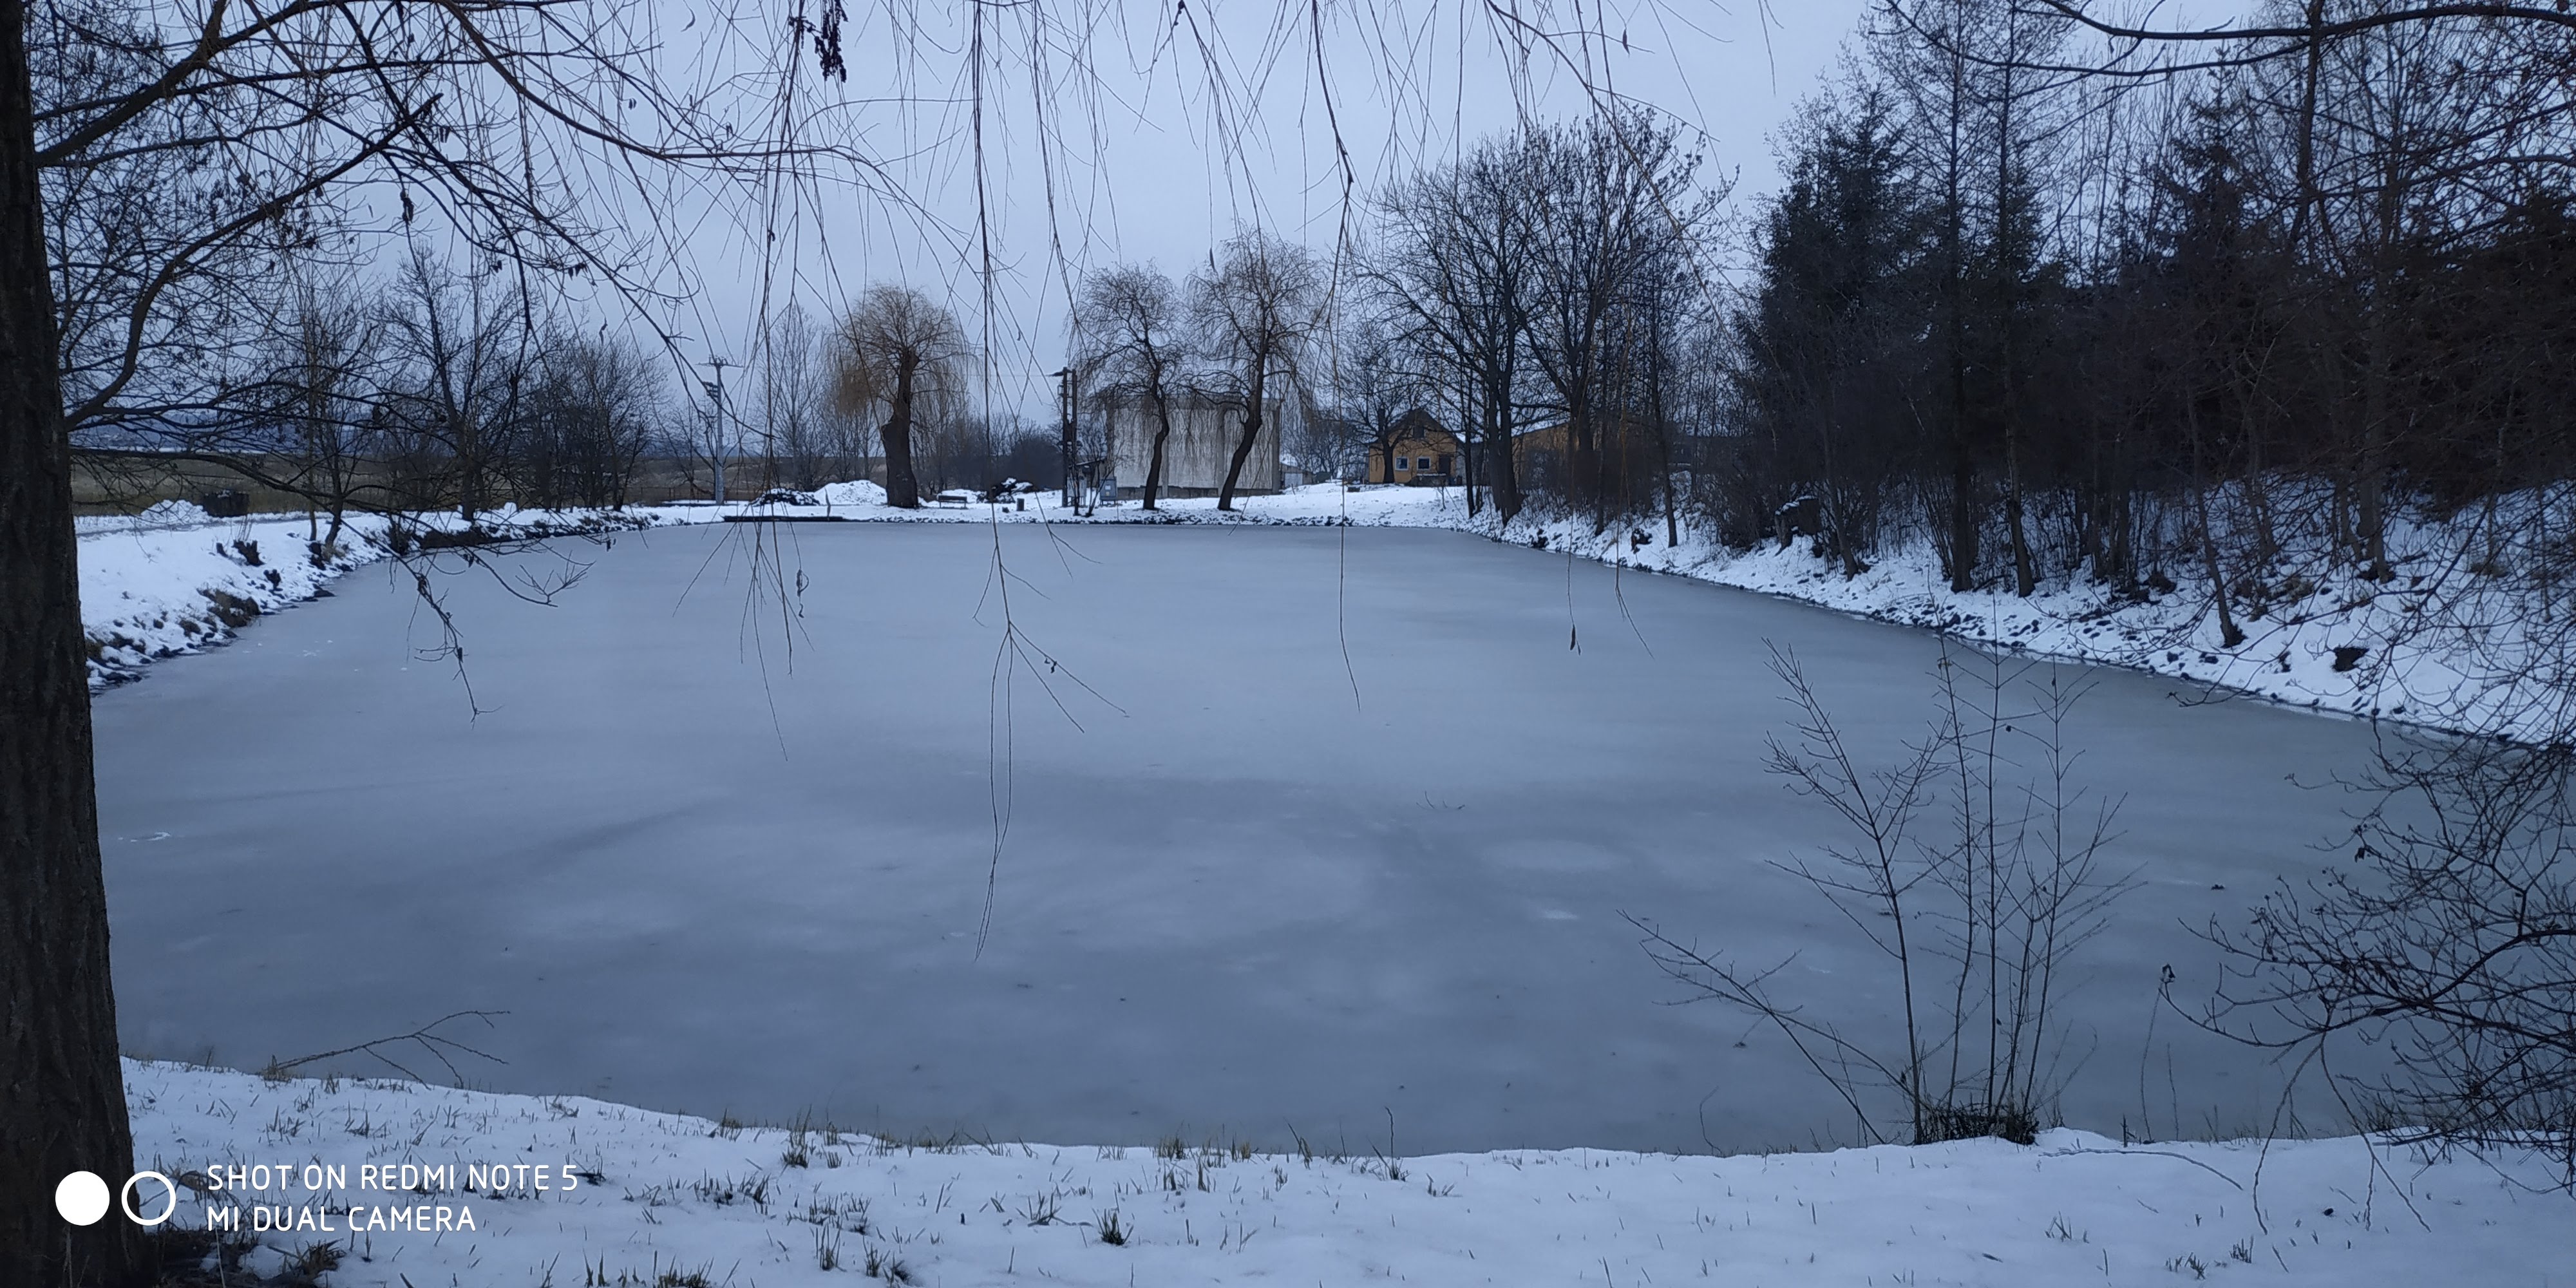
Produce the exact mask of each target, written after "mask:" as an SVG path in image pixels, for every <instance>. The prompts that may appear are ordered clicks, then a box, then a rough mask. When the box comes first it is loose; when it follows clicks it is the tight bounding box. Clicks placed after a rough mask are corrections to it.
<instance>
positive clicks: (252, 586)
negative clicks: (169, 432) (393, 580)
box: [78, 501, 739, 691]
mask: <svg viewBox="0 0 2576 1288" xmlns="http://www.w3.org/2000/svg"><path fill="white" fill-rule="evenodd" d="M733 508H736V509H738V508H739V507H733ZM720 517H722V512H720V511H718V510H717V509H716V508H714V507H711V506H710V507H686V506H673V507H655V508H641V507H638V508H630V509H627V510H623V511H614V512H608V511H601V512H588V511H563V512H555V511H536V510H528V511H520V510H514V509H513V510H502V511H498V512H495V513H493V514H491V515H488V516H486V517H485V520H484V524H483V526H484V527H485V528H486V530H489V531H494V532H497V533H500V534H503V535H509V534H511V533H513V532H527V531H532V530H533V531H562V530H600V531H613V530H616V529H620V528H632V527H652V526H658V525H662V524H671V523H704V522H713V521H715V520H717V519H718V518H720ZM78 524H79V530H80V579H81V589H80V597H81V625H82V627H83V629H84V632H85V634H86V635H87V636H88V639H89V654H90V668H89V676H90V688H91V689H92V690H93V691H95V690H98V689H101V688H105V687H107V686H108V685H112V684H117V683H121V682H123V681H126V680H130V679H133V678H135V676H136V675H137V674H139V673H140V672H141V670H142V669H143V668H144V667H145V666H146V665H149V664H150V663H152V662H154V661H157V660H159V659H161V658H165V657H171V656H175V655H177V654H181V653H189V652H194V651H196V650H197V649H200V648H203V647H206V646H208V645H212V644H219V643H221V642H223V641H225V640H228V639H230V638H232V635H233V632H235V631H236V630H239V629H240V628H241V627H243V626H246V625H248V624H249V623H250V622H251V620H252V619H254V618H256V617H258V616H259V615H261V614H263V613H273V612H276V611H278V610H279V609H282V608H286V607H289V606H291V605H294V604H299V603H303V602H304V601H306V600H309V599H313V598H316V597H318V596H321V595H325V594H328V593H329V592H328V591H327V590H326V589H325V586H326V585H327V584H328V583H329V582H330V581H331V579H332V578H334V577H337V576H339V575H340V574H341V573H344V572H347V571H348V570H350V569H351V568H355V567H358V566H359V565H361V564H368V563H373V562H375V561H376V560H379V559H382V558H384V557H385V556H386V553H387V551H386V549H385V545H384V534H385V529H386V524H385V521H384V519H383V518H381V517H379V516H375V515H352V516H350V517H349V519H348V522H347V525H346V527H345V528H344V529H343V530H342V532H341V535H340V539H339V541H338V542H337V543H336V544H335V545H333V546H331V547H329V548H327V549H326V548H319V546H318V543H316V542H314V541H313V540H312V537H311V532H312V529H311V528H310V527H309V526H308V520H307V519H306V518H305V517H304V516H303V515H300V514H296V515H284V514H260V515H251V516H249V517H247V518H241V519H216V518H211V517H209V516H208V515H207V514H206V512H205V511H204V510H202V509H199V508H198V507H196V506H193V505H190V504H188V503H187V502H185V501H164V502H162V503H160V504H159V505H156V506H153V507H152V508H151V509H150V510H147V511H145V512H144V513H142V514H139V515H132V516H126V515H105V516H85V517H83V518H81V519H80V520H78ZM423 526H429V527H439V526H447V527H453V526H456V525H455V521H454V517H453V516H450V515H439V516H424V522H423Z"/></svg>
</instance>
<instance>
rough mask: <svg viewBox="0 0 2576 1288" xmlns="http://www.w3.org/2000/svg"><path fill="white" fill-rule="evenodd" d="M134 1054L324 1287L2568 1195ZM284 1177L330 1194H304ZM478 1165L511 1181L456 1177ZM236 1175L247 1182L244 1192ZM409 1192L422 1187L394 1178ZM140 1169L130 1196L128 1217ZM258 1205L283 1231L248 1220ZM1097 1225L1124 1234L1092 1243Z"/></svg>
mask: <svg viewBox="0 0 2576 1288" xmlns="http://www.w3.org/2000/svg"><path fill="white" fill-rule="evenodd" d="M125 1075H126V1087H127V1099H128V1101H129V1103H130V1105H131V1106H132V1109H133V1115H134V1141H135V1157H136V1160H137V1166H138V1167H141V1168H145V1169H150V1170H154V1171H158V1172H161V1173H163V1174H165V1175H169V1176H173V1177H180V1176H183V1175H186V1174H189V1173H197V1174H202V1177H216V1176H221V1177H224V1178H226V1179H228V1180H231V1179H233V1178H234V1176H235V1174H234V1172H233V1170H232V1169H235V1168H239V1169H241V1171H240V1173H239V1174H238V1175H239V1181H238V1185H239V1186H240V1188H235V1189H231V1190H226V1191H219V1192H207V1193H204V1194H202V1195H201V1194H199V1193H196V1192H191V1191H185V1190H183V1191H181V1192H180V1198H181V1199H182V1200H183V1201H182V1202H181V1203H180V1204H179V1205H178V1211H177V1214H176V1216H175V1219H174V1222H173V1224H174V1225H176V1226H178V1227H180V1228H199V1227H202V1226H203V1225H204V1224H205V1222H206V1218H207V1213H208V1212H209V1211H210V1210H221V1209H223V1208H226V1207H232V1208H235V1209H236V1210H238V1211H239V1212H240V1214H241V1215H240V1217H239V1220H240V1224H241V1227H242V1229H243V1230H244V1232H245V1237H248V1238H250V1239H252V1240H254V1241H255V1242H256V1243H257V1244H258V1245H259V1246H258V1248H257V1249H256V1250H254V1251H251V1252H250V1253H249V1254H248V1255H247V1257H246V1258H245V1259H244V1260H243V1261H242V1263H241V1265H242V1268H244V1269H248V1270H250V1271H253V1272H255V1273H258V1274H262V1275H273V1274H276V1273H277V1272H278V1271H280V1270H281V1269H282V1268H284V1267H285V1266H286V1264H287V1261H288V1258H290V1257H292V1256H295V1255H297V1254H298V1253H300V1252H302V1251H303V1250H304V1249H306V1248H308V1247H310V1246H311V1245H313V1244H317V1243H322V1242H332V1243H335V1244H337V1245H339V1248H338V1250H339V1252H340V1254H341V1256H340V1260H339V1263H338V1268H337V1269H334V1270H332V1271H330V1272H329V1273H328V1274H327V1275H325V1276H324V1277H323V1278H322V1282H323V1283H325V1284H328V1285H331V1286H332V1288H354V1286H357V1285H385V1286H386V1288H395V1286H397V1285H404V1284H408V1285H413V1286H415V1288H430V1286H431V1285H436V1284H494V1285H511V1284H527V1285H539V1284H545V1283H548V1282H551V1283H555V1284H565V1283H571V1282H576V1280H577V1281H578V1282H584V1283H610V1284H638V1285H643V1284H652V1283H655V1282H657V1281H658V1282H661V1283H692V1284H694V1283H705V1284H739V1285H754V1284H758V1285H765V1286H775V1285H789V1284H825V1283H855V1282H861V1281H862V1277H863V1276H865V1275H867V1274H868V1273H870V1270H869V1267H870V1265H871V1264H872V1263H873V1265H874V1267H875V1269H874V1273H875V1274H876V1275H877V1277H878V1278H879V1279H880V1280H883V1279H887V1278H889V1277H891V1276H890V1275H889V1274H888V1272H889V1271H890V1270H891V1269H892V1268H894V1267H896V1266H900V1267H901V1269H902V1272H903V1276H904V1279H905V1281H909V1282H914V1283H921V1284H938V1285H970V1284H1001V1283H1010V1282H1062V1283H1068V1284H1097V1285H1123V1284H1132V1283H1152V1284H1183V1283H1187V1284H1219V1283H1248V1282H1260V1283H1267V1282H1279V1283H1288V1284H1307V1283H1321V1284H1347V1283H1355V1282H1359V1281H1362V1280H1369V1279H1386V1280H1393V1281H1399V1282H1409V1283H1420V1284H1459V1285H1466V1284H1542V1283H1565V1284H1576V1283H1604V1282H1606V1283H1612V1284H1650V1283H1665V1282H1680V1281H1685V1280H1697V1279H1701V1278H1708V1279H1711V1280H1714V1281H1716V1282H1721V1283H1729V1284H1748V1285H1749V1284H1761V1283H1770V1284H1811V1283H1819V1284H1820V1283H1834V1284H1864V1283H1896V1284H1936V1283H1937V1284H1986V1285H1998V1286H2011V1288H2020V1286H2023V1285H2029V1286H2034V1288H2035V1286H2037V1285H2055V1284H2066V1283H2079V1282H2080V1283H2113V1284H2165V1283H2173V1282H2177V1276H2179V1279H2180V1280H2182V1281H2189V1280H2196V1279H2200V1278H2203V1277H2208V1278H2215V1279H2219V1280H2222V1281H2260V1282H2265V1283H2280V1284H2318V1285H2328V1284H2331V1285H2354V1284H2389V1285H2401V1284H2403V1285H2417V1284H2434V1283H2460V1282H2475V1283H2479V1284H2494V1285H2511V1284H2530V1285H2541V1284H2545V1283H2550V1282H2560V1283H2563V1282H2565V1275H2566V1270H2567V1263H2566V1232H2567V1230H2568V1229H2569V1228H2570V1221H2569V1218H2570V1217H2571V1216H2576V1204H2571V1200H2570V1199H2569V1197H2568V1196H2567V1195H2565V1194H2562V1193H2546V1192H2538V1191H2536V1190H2534V1189H2531V1188H2526V1187H2527V1186H2528V1185H2531V1184H2538V1183H2544V1182H2545V1178H2546V1169H2545V1168H2542V1167H2540V1166H2538V1165H2537V1164H2534V1165H2533V1166H2531V1167H2530V1168H2528V1169H2525V1168H2523V1167H2522V1166H2521V1165H2519V1164H2506V1165H2503V1166H2500V1167H2492V1166H2489V1165H2487V1164H2484V1163H2480V1162H2476V1161H2470V1160H2464V1159H2453V1160H2447V1161H2438V1162H2434V1161H2427V1160H2425V1159H2423V1158H2421V1157H2418V1156H2416V1155H2415V1154H2414V1153H2413V1152H2412V1151H2409V1150H2405V1149H2399V1148H2390V1147H2385V1146H2382V1147H2379V1148H2378V1149H2377V1151H2376V1154H2375V1162H2374V1153H2373V1150H2372V1147H2371V1146H2370V1144H2369V1143H2368V1142H2366V1141H2364V1140H2362V1139H2360V1138H2346V1139H2340V1140H2322V1141H2280V1142H2274V1143H2273V1144H2271V1145H2270V1146H2269V1148H2268V1149H2266V1148H2265V1147H2263V1146H2261V1145H2259V1144H2255V1143H2247V1142H2236V1143H2227V1144H2202V1143H2173V1144H2160V1145H2154V1146H2139V1147H2136V1148H2124V1147H2123V1146H2122V1145H2120V1143H2119V1142H2117V1141H2111V1140H2105V1139H2103V1138H2100V1137H2097V1136H2092V1135H2088V1134H2085V1133H2081V1132H2073V1131H2051V1132H2048V1133H2045V1134H2043V1135H2042V1136H2041V1138H2040V1140H2039V1143H2038V1144H2036V1145H2034V1146H2027V1147H2025V1146H2017V1145H2012V1144H2009V1143H2007V1142H2003V1141H1998V1140H1980V1141H1968V1142H1959V1143H1953V1144H1947V1145H1936V1146H1924V1147H1916V1148H1899V1147H1893V1146H1889V1147H1880V1148H1875V1149H1854V1150H1841V1151H1837V1152H1834V1153H1828V1154H1782V1155H1768V1156H1763V1155H1740V1156H1735V1157H1723V1158H1721V1157H1706V1156H1687V1155H1680V1156H1677V1155H1664V1154H1627V1153H1616V1152H1605V1151H1597V1150H1558V1151H1529V1150H1519V1151H1504V1152H1496V1153H1486V1154H1450V1155H1440V1156H1435V1157H1428V1158H1411V1159H1402V1160H1397V1161H1395V1162H1394V1163H1393V1164H1392V1165H1390V1164H1389V1163H1388V1162H1387V1161H1386V1160H1383V1159H1381V1158H1379V1157H1377V1156H1376V1155H1374V1154H1363V1155H1362V1156H1360V1157H1358V1158H1345V1159H1333V1158H1328V1157H1321V1156H1306V1155H1303V1154H1301V1153H1300V1151H1299V1150H1298V1149H1297V1148H1296V1145H1295V1142H1293V1141H1289V1140H1260V1141H1257V1142H1246V1145H1247V1146H1248V1148H1246V1149H1242V1150H1238V1149H1233V1148H1230V1146H1231V1145H1232V1144H1233V1143H1234V1142H1232V1141H1231V1140H1218V1141H1212V1142H1207V1143H1206V1144H1204V1145H1200V1144H1197V1143H1193V1144H1191V1145H1189V1146H1187V1147H1184V1148H1182V1149H1180V1150H1178V1151H1177V1152H1178V1154H1179V1156H1178V1157H1173V1156H1171V1155H1172V1154H1173V1153H1174V1152H1175V1151H1173V1150H1171V1149H1169V1148H1168V1147H1167V1148H1165V1149H1160V1150H1157V1149H1147V1148H1126V1149H1120V1148H1098V1147H1092V1146H1080V1147H1055V1146H1046V1145H1018V1144H965V1145H963V1146H962V1147H955V1146H906V1145H901V1144H897V1143H893V1142H888V1141H880V1140H876V1139H872V1138H869V1137H866V1136H860V1135H851V1134H843V1133H838V1132H828V1131H827V1130H826V1129H823V1128H820V1127H817V1128H813V1129H810V1130H806V1131H802V1132H796V1131H790V1130H786V1129H780V1128H775V1127H738V1126H734V1125H732V1124H729V1123H726V1124H719V1123H711V1122H708V1121H706V1120H705V1119H700V1118H690V1117H684V1116H680V1115H673V1114H662V1113H653V1112H648V1111H644V1110H639V1109H633V1108H628V1107H625V1106H621V1105H615V1104H609V1103H605V1102H601V1101H596V1100H586V1099H575V1098H541V1097H533V1096H505V1095H493V1094H488V1093H481V1092H473V1091H461V1090H454V1089H448V1088H441V1087H431V1086H423V1085H418V1084H413V1083H408V1082H394V1081H357V1080H328V1081H304V1080H296V1081H284V1082H268V1081H264V1080H263V1079H261V1078H259V1077H256V1076H253V1075H249V1074H240V1073H230V1072H221V1071H211V1070H204V1069H196V1068H190V1067H185V1066H181V1065H175V1064H161V1063H142V1062H135V1061H128V1062H127V1063H126V1065H125ZM388 1164H392V1165H400V1164H415V1165H418V1166H419V1167H422V1168H428V1169H437V1168H441V1167H444V1168H446V1169H448V1170H447V1171H446V1172H445V1173H444V1174H443V1175H442V1174H441V1173H439V1172H437V1171H434V1170H433V1171H429V1172H425V1173H423V1172H414V1173H410V1174H404V1173H402V1172H400V1171H399V1170H397V1171H396V1172H395V1173H394V1176H393V1179H392V1182H391V1184H386V1183H383V1182H379V1183H378V1184H377V1185H376V1186H374V1187H372V1188H370V1187H367V1186H366V1185H365V1184H364V1181H365V1180H366V1178H367V1177H368V1175H369V1174H368V1173H366V1172H364V1171H362V1170H361V1169H363V1168H368V1167H382V1166H384V1165H388ZM308 1165H311V1166H312V1168H313V1170H312V1171H311V1172H310V1174H309V1176H310V1179H312V1180H314V1181H316V1182H317V1183H318V1184H319V1185H321V1186H322V1189H321V1190H307V1189H305V1188H304V1181H305V1179H307V1177H308V1173H307V1170H306V1169H307V1166H308ZM496 1166H497V1167H498V1168H499V1169H500V1170H501V1172H503V1173H505V1174H506V1175H507V1176H508V1177H509V1180H508V1182H507V1183H506V1185H503V1186H499V1187H495V1186H494V1184H493V1183H492V1181H491V1180H490V1173H489V1172H483V1173H481V1174H479V1175H478V1174H477V1173H474V1172H469V1170H468V1169H469V1167H471V1168H475V1169H491V1168H494V1167H496ZM254 1167H258V1168H260V1169H261V1171H260V1172H258V1173H254V1172H253V1171H252V1169H253V1168H254ZM334 1168H336V1169H338V1171H337V1173H336V1174H335V1173H334V1172H333V1171H331V1170H330V1169H334ZM540 1169H544V1170H542V1171H541V1170H540ZM567 1170H568V1171H570V1172H571V1173H572V1176H571V1179H570V1182H569V1183H570V1184H571V1185H572V1186H573V1188H570V1189H566V1188H565V1186H566V1184H567V1183H568V1182H567V1180H566V1178H565V1176H564V1173H565V1172H566V1171H567ZM2258 1171H2259V1175H2258ZM281 1175H291V1176H292V1178H293V1179H292V1180H288V1181H284V1182H281V1181H280V1179H279V1178H280V1176H281ZM254 1178H256V1179H260V1180H263V1181H264V1182H265V1183H266V1184H267V1185H268V1188H267V1189H265V1190H260V1191H257V1192H253V1191H251V1190H249V1189H248V1188H247V1186H248V1185H249V1183H250V1182H251V1181H252V1180H253V1179H254ZM189 1179H190V1180H200V1179H201V1177H200V1176H191V1177H189ZM477 1179H480V1180H482V1181H483V1185H482V1187H481V1188H479V1189H476V1190H472V1191H468V1190H466V1189H465V1187H466V1186H467V1185H468V1183H469V1182H471V1181H474V1180H477ZM540 1180H542V1181H543V1183H544V1185H545V1188H544V1189H542V1190H541V1189H539V1188H538V1185H539V1182H540ZM406 1184H417V1188H416V1189H397V1188H394V1186H399V1185H406ZM159 1193H160V1191H159V1189H158V1187H156V1186H154V1185H153V1184H152V1183H151V1182H150V1181H149V1180H146V1181H145V1182H144V1183H143V1184H142V1186H141V1187H140V1190H139V1193H138V1205H139V1207H140V1208H141V1209H142V1210H143V1211H144V1213H145V1214H146V1215H150V1214H152V1213H153V1212H154V1211H155V1210H156V1209H157V1207H158V1202H157V1200H158V1198H159ZM441 1208H445V1209H447V1215H446V1217H445V1218H444V1223H445V1225H446V1227H447V1228H446V1229H444V1230H440V1229H438V1228H437V1226H438V1225H439V1224H440V1222H441V1218H440V1217H439V1215H438V1210H439V1209H441ZM352 1209H355V1211H354V1213H353V1211H352ZM281 1215H282V1216H284V1217H285V1220H284V1221H283V1224H284V1225H286V1226H288V1227H299V1226H302V1227H304V1228H289V1229H285V1230H276V1229H271V1230H267V1231H265V1232H260V1233H256V1234H253V1233H250V1232H249V1231H250V1227H252V1226H253V1225H255V1224H258V1225H269V1226H275V1225H278V1224H280V1221H279V1220H278V1218H279V1217H280V1216H281ZM1113 1215H1114V1219H1115V1220H1116V1222H1117V1227H1118V1230H1119V1232H1120V1234H1121V1237H1122V1239H1123V1242H1116V1243H1113V1242H1110V1241H1105V1240H1104V1238H1103V1235H1104V1233H1106V1232H1107V1231H1108V1229H1109V1226H1108V1222H1109V1221H1110V1220H1111V1219H1112V1217H1113ZM469 1219H470V1221H471V1225H472V1228H471V1229H467V1228H464V1226H465V1222H466V1221H467V1220H469ZM326 1221H327V1222H328V1224H329V1228H328V1229H325V1228H324V1223H325V1222H326ZM353 1221H354V1222H355V1224H356V1225H357V1226H359V1227H360V1228H359V1229H357V1230H354V1231H353V1230H352V1229H351V1228H350V1227H351V1224H352V1222H353ZM308 1223H309V1224H308ZM416 1223H427V1224H429V1225H430V1226H431V1229H430V1230H429V1231H427V1232H421V1231H420V1230H418V1229H417V1228H416ZM398 1227H403V1228H398ZM827 1261H828V1262H830V1263H832V1264H831V1265H830V1266H828V1267H827V1265H826V1262H827ZM576 1265H577V1266H578V1269H576ZM666 1273H668V1274H670V1275H671V1276H672V1277H670V1278H663V1276H664V1275H665V1274H666ZM691 1274H702V1275H703V1276H704V1278H703V1279H692V1278H688V1276H689V1275H691ZM2553 1277H2554V1278H2553Z"/></svg>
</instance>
